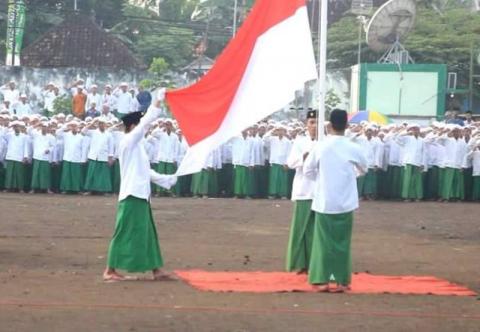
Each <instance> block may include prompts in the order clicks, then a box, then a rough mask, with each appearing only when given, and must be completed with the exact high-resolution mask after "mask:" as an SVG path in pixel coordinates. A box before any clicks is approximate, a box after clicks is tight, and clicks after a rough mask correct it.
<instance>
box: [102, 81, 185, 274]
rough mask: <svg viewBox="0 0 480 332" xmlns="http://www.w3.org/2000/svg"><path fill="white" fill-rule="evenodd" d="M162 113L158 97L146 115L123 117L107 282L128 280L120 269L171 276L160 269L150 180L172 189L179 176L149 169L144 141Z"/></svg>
mask: <svg viewBox="0 0 480 332" xmlns="http://www.w3.org/2000/svg"><path fill="white" fill-rule="evenodd" d="M162 95H164V90H163V91H162ZM163 98H164V97H163V96H162V99H163ZM160 114H161V108H160V100H157V101H155V102H154V103H153V104H152V106H150V108H149V110H148V111H147V113H146V114H145V116H144V117H143V118H141V116H142V113H140V112H135V113H132V114H129V115H127V116H125V117H123V118H122V121H123V123H124V125H125V136H124V138H123V139H122V141H121V142H120V148H119V162H120V174H121V176H122V179H121V185H120V194H119V197H118V200H119V203H118V208H117V221H116V225H115V233H114V235H113V239H112V241H111V242H110V247H109V250H108V259H107V268H106V269H105V272H104V274H103V279H104V280H105V281H123V280H126V278H125V277H124V276H123V275H121V274H120V273H119V272H118V271H117V270H119V269H120V270H126V271H128V272H146V271H152V272H153V279H154V280H165V279H169V278H170V277H169V276H168V274H166V273H165V272H163V271H162V270H161V268H162V266H163V259H162V254H161V252H160V245H159V242H158V237H157V230H156V227H155V222H154V221H153V218H152V210H151V207H150V194H151V192H150V183H151V182H154V183H156V184H158V185H160V186H163V187H165V188H167V189H169V188H171V187H172V186H173V185H174V184H175V182H176V177H175V176H173V175H160V174H158V173H156V172H155V171H153V170H152V169H150V161H149V159H148V155H147V152H146V150H145V140H144V137H145V134H146V133H147V131H148V129H149V127H150V125H151V124H152V122H153V121H155V119H157V118H158V117H159V116H160Z"/></svg>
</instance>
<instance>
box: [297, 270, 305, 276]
mask: <svg viewBox="0 0 480 332" xmlns="http://www.w3.org/2000/svg"><path fill="white" fill-rule="evenodd" d="M297 274H298V275H300V274H308V269H301V270H300V271H297Z"/></svg>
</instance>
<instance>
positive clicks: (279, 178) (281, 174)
mask: <svg viewBox="0 0 480 332" xmlns="http://www.w3.org/2000/svg"><path fill="white" fill-rule="evenodd" d="M268 195H269V196H271V197H281V198H286V197H287V195H288V172H287V170H285V168H284V167H283V166H282V165H278V164H271V165H270V175H269V181H268Z"/></svg>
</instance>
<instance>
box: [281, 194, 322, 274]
mask: <svg viewBox="0 0 480 332" xmlns="http://www.w3.org/2000/svg"><path fill="white" fill-rule="evenodd" d="M311 208H312V201H311V200H299V201H295V206H294V208H293V218H292V225H291V227H290V238H289V241H288V247H287V271H288V272H291V271H300V270H304V269H306V270H308V265H309V263H310V256H311V251H312V242H313V226H314V224H315V213H314V212H313V211H312V210H311Z"/></svg>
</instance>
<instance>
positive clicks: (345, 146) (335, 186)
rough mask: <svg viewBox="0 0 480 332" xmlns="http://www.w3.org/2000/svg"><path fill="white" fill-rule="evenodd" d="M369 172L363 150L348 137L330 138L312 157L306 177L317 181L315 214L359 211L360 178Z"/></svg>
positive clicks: (307, 164)
mask: <svg viewBox="0 0 480 332" xmlns="http://www.w3.org/2000/svg"><path fill="white" fill-rule="evenodd" d="M355 168H357V169H359V171H360V173H365V172H366V171H367V168H368V166H367V158H366V156H365V154H364V151H363V150H362V148H361V147H360V146H359V145H357V144H356V143H353V142H352V141H351V140H350V139H349V138H347V137H344V136H327V137H326V138H325V140H324V141H322V142H320V143H319V144H318V145H317V146H316V147H315V149H313V151H312V152H311V153H310V154H309V156H308V157H307V159H306V160H305V164H304V166H303V170H304V174H305V175H306V176H307V177H310V178H314V179H315V192H314V198H313V203H312V210H313V211H315V212H318V213H325V214H340V213H347V212H352V211H354V210H356V209H357V208H358V191H357V176H356V171H355Z"/></svg>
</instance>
